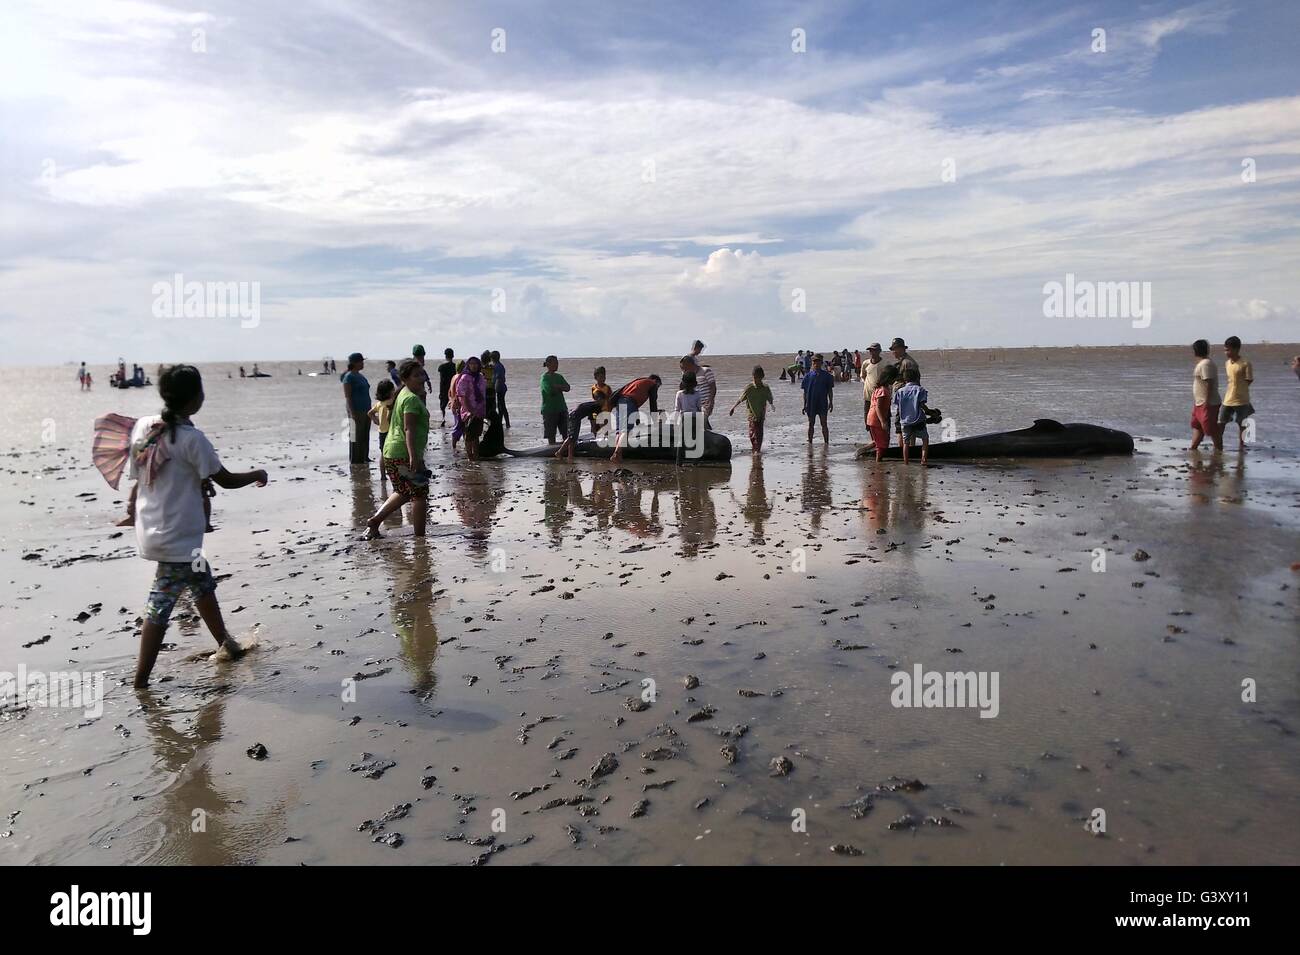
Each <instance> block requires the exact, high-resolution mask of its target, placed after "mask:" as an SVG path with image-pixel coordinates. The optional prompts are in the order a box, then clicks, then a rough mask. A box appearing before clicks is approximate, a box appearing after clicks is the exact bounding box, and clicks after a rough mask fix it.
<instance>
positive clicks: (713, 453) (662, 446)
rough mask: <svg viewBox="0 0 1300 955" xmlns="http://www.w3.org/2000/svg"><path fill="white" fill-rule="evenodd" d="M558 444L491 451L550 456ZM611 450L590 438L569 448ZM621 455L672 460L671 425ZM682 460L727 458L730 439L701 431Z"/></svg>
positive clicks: (582, 454) (590, 452) (597, 454)
mask: <svg viewBox="0 0 1300 955" xmlns="http://www.w3.org/2000/svg"><path fill="white" fill-rule="evenodd" d="M485 443H486V442H485ZM559 448H560V446H559V445H558V444H546V445H542V447H540V448H528V449H526V450H522V451H514V450H511V449H510V448H507V447H505V446H504V444H503V445H502V446H501V448H500V449H499V450H496V451H495V452H494V453H498V454H508V455H510V456H511V457H514V458H547V457H554V456H555V452H556V451H558V450H559ZM480 451H482V453H483V454H487V453H488V452H487V451H486V450H483V448H482V447H480ZM613 451H614V446H613V444H612V443H611V444H609V445H601V444H600V443H598V442H597V441H594V440H589V441H579V442H578V443H577V444H576V445H575V446H574V449H573V453H574V456H575V457H579V458H608V457H609V456H610V455H611V454H612V453H613ZM623 458H624V460H627V461H676V460H677V448H676V447H674V430H673V426H672V425H671V424H667V423H665V425H664V426H663V429H662V431H661V432H660V440H659V441H658V442H656V446H655V447H631V446H628V447H625V448H624V449H623ZM682 460H683V462H684V463H686V464H700V463H703V464H716V463H719V462H723V461H730V460H731V440H730V439H729V438H728V437H727V436H726V435H725V434H719V433H718V432H716V431H705V432H704V451H703V453H702V454H701V455H700V456H699V457H695V458H692V457H689V456H684V457H683V459H682Z"/></svg>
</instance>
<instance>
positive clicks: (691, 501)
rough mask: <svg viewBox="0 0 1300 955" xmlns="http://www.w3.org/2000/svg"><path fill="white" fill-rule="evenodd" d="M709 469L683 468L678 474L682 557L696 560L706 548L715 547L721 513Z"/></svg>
mask: <svg viewBox="0 0 1300 955" xmlns="http://www.w3.org/2000/svg"><path fill="white" fill-rule="evenodd" d="M710 478H716V475H714V474H711V473H710V470H709V469H708V468H679V469H678V471H677V530H678V533H679V534H680V535H681V542H682V547H681V551H680V553H681V555H682V556H683V557H694V556H696V555H697V554H699V552H700V547H701V546H702V545H704V544H712V543H713V539H714V537H716V536H717V533H718V511H717V507H716V505H715V503H714V500H713V495H712V494H711V493H709V485H710V483H712V481H711V480H710Z"/></svg>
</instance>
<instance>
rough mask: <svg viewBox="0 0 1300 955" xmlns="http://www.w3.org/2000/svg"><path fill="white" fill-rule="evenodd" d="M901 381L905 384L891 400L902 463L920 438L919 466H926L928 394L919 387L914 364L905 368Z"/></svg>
mask: <svg viewBox="0 0 1300 955" xmlns="http://www.w3.org/2000/svg"><path fill="white" fill-rule="evenodd" d="M903 381H904V382H905V384H904V385H903V387H901V388H899V389H898V390H897V391H896V392H894V401H893V410H894V414H896V415H897V416H898V423H899V425H900V426H901V427H902V439H901V442H900V443H901V444H902V446H903V463H904V464H907V462H908V451H909V450H910V449H911V447H912V442H913V441H915V440H916V439H917V438H920V439H921V467H926V466H927V464H928V462H929V457H930V432H929V431H927V430H926V428H925V420H926V415H927V414H928V413H929V411H930V409H929V408H928V407H926V404H925V403H926V402H927V401H929V400H930V394H929V392H927V391H926V390H925V389H924V388H922V387H921V372H920V369H918V368H917V367H916V366H915V365H910V366H909V367H908V368H907V371H906V372H904V374H903ZM873 394H874V392H873Z"/></svg>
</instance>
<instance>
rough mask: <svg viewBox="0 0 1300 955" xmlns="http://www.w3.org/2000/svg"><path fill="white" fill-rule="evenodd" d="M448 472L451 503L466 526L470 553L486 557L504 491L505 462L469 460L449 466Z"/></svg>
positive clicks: (481, 557)
mask: <svg viewBox="0 0 1300 955" xmlns="http://www.w3.org/2000/svg"><path fill="white" fill-rule="evenodd" d="M446 474H447V479H448V480H449V481H450V482H451V498H452V503H453V504H454V505H455V507H456V514H457V515H458V516H459V517H460V522H461V524H462V525H464V527H465V540H466V541H467V542H468V544H469V552H470V555H471V556H473V557H475V558H478V559H483V558H485V557H487V555H488V543H489V542H490V541H491V539H492V530H493V525H492V519H493V516H494V515H495V514H496V510H497V507H498V505H500V503H501V495H502V493H503V492H504V490H505V480H506V479H505V474H504V472H503V471H502V465H501V464H499V463H492V462H486V461H483V462H478V463H476V464H469V463H466V464H465V465H464V466H463V467H456V468H449V469H448V470H447V472H446Z"/></svg>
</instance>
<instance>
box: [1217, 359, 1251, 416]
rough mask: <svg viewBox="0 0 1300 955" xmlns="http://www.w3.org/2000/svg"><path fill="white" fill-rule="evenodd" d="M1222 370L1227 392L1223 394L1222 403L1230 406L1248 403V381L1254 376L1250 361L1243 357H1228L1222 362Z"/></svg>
mask: <svg viewBox="0 0 1300 955" xmlns="http://www.w3.org/2000/svg"><path fill="white" fill-rule="evenodd" d="M1223 372H1224V374H1225V375H1226V376H1227V378H1228V393H1227V394H1226V395H1224V396H1223V403H1224V404H1225V405H1227V406H1228V407H1230V408H1236V407H1239V406H1240V405H1248V404H1250V382H1251V379H1253V378H1254V377H1255V372H1254V370H1253V369H1252V368H1251V367H1250V362H1248V361H1246V359H1244V358H1238V359H1236V360H1233V359H1231V358H1229V359H1228V360H1227V362H1225V363H1224V366H1223Z"/></svg>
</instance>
